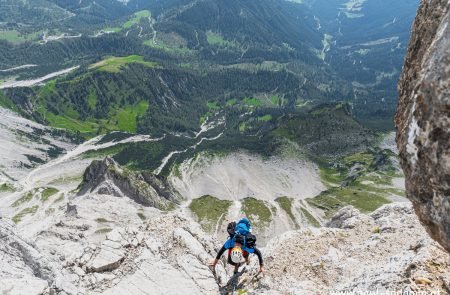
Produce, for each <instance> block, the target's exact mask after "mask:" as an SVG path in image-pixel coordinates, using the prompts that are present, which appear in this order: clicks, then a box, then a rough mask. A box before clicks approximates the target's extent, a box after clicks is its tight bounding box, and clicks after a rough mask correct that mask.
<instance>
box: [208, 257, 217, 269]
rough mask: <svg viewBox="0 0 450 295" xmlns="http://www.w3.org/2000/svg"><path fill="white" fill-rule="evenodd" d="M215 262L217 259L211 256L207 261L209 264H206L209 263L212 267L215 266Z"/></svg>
mask: <svg viewBox="0 0 450 295" xmlns="http://www.w3.org/2000/svg"><path fill="white" fill-rule="evenodd" d="M217 262H219V260H217V259H215V258H213V259H211V260H210V261H209V264H208V265H209V266H212V267H215V266H216V264H217Z"/></svg>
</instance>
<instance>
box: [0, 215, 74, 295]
mask: <svg viewBox="0 0 450 295" xmlns="http://www.w3.org/2000/svg"><path fill="white" fill-rule="evenodd" d="M0 253H2V255H1V260H2V261H1V264H0V265H1V266H0V281H1V283H0V294H48V292H49V291H50V288H52V289H53V290H60V291H62V290H64V289H65V288H64V287H62V285H63V284H64V282H63V280H62V276H61V275H60V274H61V270H60V269H58V266H57V265H56V264H55V262H54V261H51V260H50V259H48V257H46V256H45V255H42V254H41V253H40V251H39V249H36V247H35V246H34V245H32V244H31V243H30V242H28V241H25V240H24V239H22V238H21V237H20V236H19V234H18V233H17V232H16V230H15V228H14V227H13V226H11V225H10V224H9V223H7V222H6V221H4V220H2V219H0ZM67 287H68V288H69V290H73V287H72V288H71V286H70V285H68V286H67Z"/></svg>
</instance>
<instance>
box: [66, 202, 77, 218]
mask: <svg viewBox="0 0 450 295" xmlns="http://www.w3.org/2000/svg"><path fill="white" fill-rule="evenodd" d="M66 216H67V217H77V216H78V211H77V206H76V205H73V204H71V203H67V208H66Z"/></svg>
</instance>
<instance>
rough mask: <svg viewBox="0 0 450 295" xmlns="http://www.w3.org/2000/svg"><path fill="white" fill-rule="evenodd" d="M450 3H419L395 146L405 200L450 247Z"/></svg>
mask: <svg viewBox="0 0 450 295" xmlns="http://www.w3.org/2000/svg"><path fill="white" fill-rule="evenodd" d="M449 8H450V2H449V1H448V0H431V1H422V3H421V5H420V7H419V10H418V13H417V16H416V20H415V23H414V25H413V31H412V35H411V40H410V44H409V48H408V53H407V56H406V59H405V64H404V68H403V73H402V76H401V78H400V82H399V92H400V101H399V106H398V110H397V115H396V120H395V123H396V126H397V131H398V133H397V145H398V148H399V150H400V156H401V159H402V166H403V170H404V171H405V175H406V190H407V196H408V198H409V199H410V200H411V201H412V202H413V204H414V209H415V211H416V213H417V215H418V216H419V218H420V220H421V222H422V224H423V225H424V226H425V227H426V229H427V231H428V233H429V234H430V235H431V237H432V238H433V239H435V240H437V241H438V242H439V243H440V244H441V245H442V246H444V247H445V248H446V249H447V251H450V149H449V145H450V118H449V114H450V9H449Z"/></svg>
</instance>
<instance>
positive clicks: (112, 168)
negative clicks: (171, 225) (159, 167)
mask: <svg viewBox="0 0 450 295" xmlns="http://www.w3.org/2000/svg"><path fill="white" fill-rule="evenodd" d="M78 188H79V192H78V195H79V196H81V195H84V194H86V193H94V192H95V193H98V194H103V195H112V196H116V197H128V198H130V199H132V200H133V201H135V202H136V203H138V204H141V205H143V206H150V207H155V208H158V209H162V210H167V209H170V208H173V207H174V206H175V204H179V203H180V201H181V199H182V197H181V195H180V194H179V193H178V192H177V191H176V190H175V189H174V188H173V187H172V186H171V185H170V184H169V182H168V181H167V180H166V179H165V178H164V177H162V176H158V175H154V174H152V173H150V172H134V171H129V170H127V169H126V168H123V167H120V166H119V164H117V163H116V162H115V161H114V160H113V159H112V158H110V157H106V158H105V159H104V160H102V161H97V160H95V161H93V162H92V163H91V165H89V167H88V168H86V171H85V172H84V175H83V181H82V183H81V184H80V186H79V187H78Z"/></svg>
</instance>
